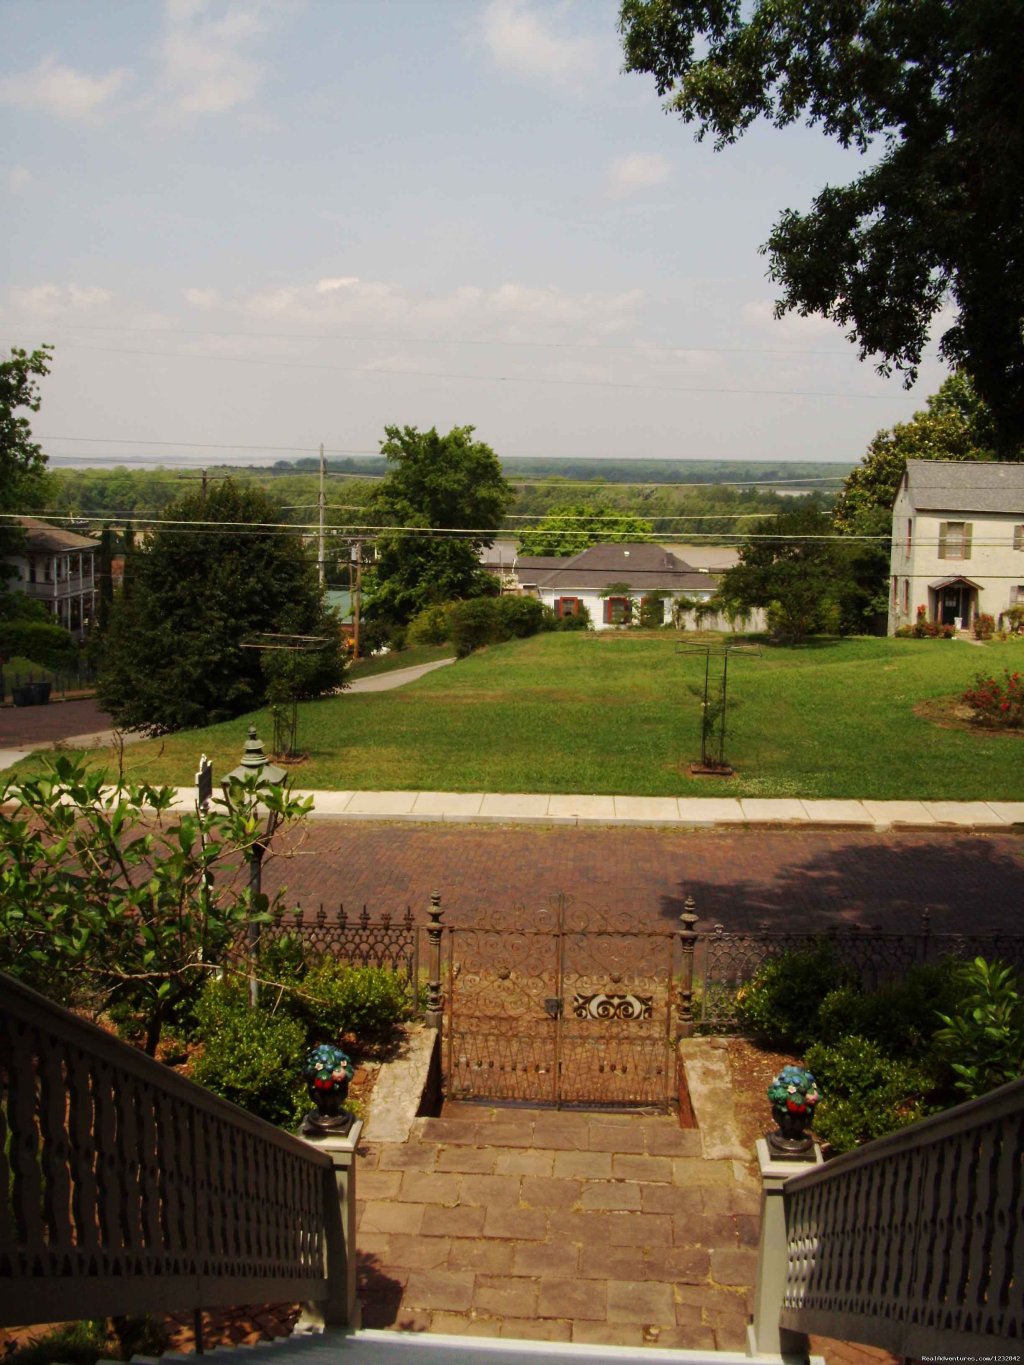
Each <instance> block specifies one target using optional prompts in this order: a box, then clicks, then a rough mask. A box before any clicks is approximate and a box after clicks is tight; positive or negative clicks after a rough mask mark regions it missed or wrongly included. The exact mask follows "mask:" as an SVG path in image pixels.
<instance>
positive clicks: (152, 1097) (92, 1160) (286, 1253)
mask: <svg viewBox="0 0 1024 1365" xmlns="http://www.w3.org/2000/svg"><path fill="white" fill-rule="evenodd" d="M334 1190H335V1179H334V1170H333V1166H332V1161H331V1157H330V1156H329V1155H328V1154H327V1153H326V1152H320V1151H317V1150H315V1149H314V1148H313V1147H311V1146H310V1145H309V1144H308V1143H306V1142H303V1141H301V1140H300V1139H298V1138H293V1137H291V1136H289V1135H288V1134H287V1133H283V1132H281V1131H280V1129H277V1128H275V1127H273V1125H271V1124H269V1123H264V1122H263V1121H262V1120H260V1119H257V1118H254V1117H252V1116H251V1115H249V1114H246V1113H245V1112H244V1111H243V1110H241V1109H238V1108H236V1107H235V1106H234V1105H233V1104H228V1103H227V1102H226V1101H224V1100H221V1099H219V1098H217V1097H216V1096H215V1095H212V1094H210V1093H209V1092H207V1091H205V1090H203V1089H202V1088H201V1087H199V1086H197V1085H194V1084H193V1083H192V1082H190V1081H188V1080H186V1079H184V1078H183V1077H181V1076H178V1075H177V1074H176V1073H175V1072H173V1071H171V1070H169V1069H168V1068H167V1067H166V1066H163V1065H162V1064H161V1063H159V1062H157V1061H154V1060H153V1059H151V1058H150V1057H147V1056H145V1055H144V1054H142V1053H141V1052H139V1051H138V1050H137V1049H135V1048H133V1047H129V1046H128V1045H126V1044H125V1043H122V1042H120V1041H119V1040H118V1039H116V1038H112V1037H111V1036H109V1035H108V1034H106V1033H104V1032H103V1030H102V1029H99V1028H97V1027H95V1026H94V1025H92V1024H89V1023H87V1022H85V1021H83V1020H81V1019H78V1018H76V1017H75V1016H74V1015H72V1014H70V1013H68V1012H67V1011H66V1010H64V1009H61V1008H60V1007H59V1006H57V1005H54V1004H53V1003H52V1002H51V1001H49V1000H46V999H44V998H43V997H42V996H40V995H38V994H36V992H34V991H32V990H29V989H28V988H26V987H25V986H23V985H22V984H21V983H20V982H18V981H15V980H13V979H12V978H10V977H8V976H5V975H2V974H0V1324H6V1325H13V1324H32V1323H42V1322H53V1321H58V1320H59V1321H64V1320H67V1319H72V1318H93V1317H105V1316H111V1315H114V1314H134V1313H144V1312H157V1311H163V1310H172V1309H174V1310H181V1309H188V1308H208V1307H218V1306H226V1305H234V1304H240V1303H254V1302H294V1301H297V1300H312V1301H320V1302H324V1301H327V1300H329V1299H330V1297H331V1284H330V1281H329V1278H328V1266H329V1264H330V1263H331V1256H330V1254H329V1245H333V1244H334V1243H335V1239H336V1236H337V1229H336V1227H334V1226H332V1217H333V1218H334V1219H335V1220H337V1219H338V1217H339V1213H338V1208H337V1199H336V1197H335V1195H334ZM332 1198H334V1206H333V1210H332V1205H331V1200H332Z"/></svg>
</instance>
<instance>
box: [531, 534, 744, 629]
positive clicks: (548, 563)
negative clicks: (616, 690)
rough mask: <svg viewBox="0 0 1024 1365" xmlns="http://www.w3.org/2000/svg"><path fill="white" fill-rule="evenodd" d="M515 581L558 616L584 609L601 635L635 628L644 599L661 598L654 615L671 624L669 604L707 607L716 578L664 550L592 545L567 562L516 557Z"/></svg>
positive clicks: (711, 623)
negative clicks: (612, 629) (610, 630)
mask: <svg viewBox="0 0 1024 1365" xmlns="http://www.w3.org/2000/svg"><path fill="white" fill-rule="evenodd" d="M516 577H517V579H518V582H519V585H520V587H521V589H522V590H523V591H524V592H527V593H530V594H531V595H533V596H537V597H539V598H540V599H541V601H542V602H544V603H546V604H547V605H548V606H549V607H551V608H552V609H553V610H554V612H555V614H556V616H577V615H579V614H580V611H581V609H582V608H584V607H585V608H586V609H587V611H588V612H589V613H590V619H591V621H592V622H593V625H594V628H595V630H605V629H608V628H609V627H612V626H621V625H625V624H626V623H627V622H630V621H633V622H636V621H637V620H638V618H639V608H640V603H641V601H642V599H643V598H644V597H645V596H648V595H651V594H656V595H657V596H658V598H660V600H657V601H656V602H654V603H652V606H653V610H654V611H655V612H660V615H661V618H662V620H664V621H671V620H672V615H673V612H672V607H673V603H674V602H676V601H678V600H679V599H681V598H682V599H685V600H686V601H687V602H688V603H702V602H708V601H710V600H711V598H712V597H713V596H714V594H715V590H716V588H717V587H718V583H719V577H720V575H718V574H715V573H713V572H712V571H711V570H710V569H708V568H695V567H694V566H693V565H692V564H687V563H685V562H684V561H683V560H681V559H679V558H678V557H677V556H676V555H674V554H673V553H672V551H671V550H667V549H666V548H665V547H664V546H663V545H652V544H647V543H644V542H637V543H630V544H626V545H592V546H591V547H590V549H588V550H582V551H581V552H580V553H579V554H578V555H573V556H572V557H571V558H564V557H563V558H560V559H559V558H553V557H549V556H544V557H540V556H520V557H519V559H517V560H516ZM616 588H621V591H615V589H616ZM662 594H664V596H663V597H662V596H661V595H662ZM689 614H690V615H691V617H692V613H689ZM692 623H693V622H692V619H690V620H686V624H692ZM703 624H704V625H705V626H707V627H708V628H709V629H712V630H732V629H733V628H734V626H733V623H732V622H730V621H727V620H725V619H724V618H719V617H718V616H717V614H716V615H715V616H713V617H711V618H708V619H707V620H705V621H704V622H703ZM745 625H746V626H747V628H754V629H756V628H757V626H756V625H754V626H751V625H750V623H745Z"/></svg>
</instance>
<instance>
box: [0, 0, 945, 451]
mask: <svg viewBox="0 0 1024 1365" xmlns="http://www.w3.org/2000/svg"><path fill="white" fill-rule="evenodd" d="M616 26H617V5H616V4H615V3H611V2H609V0H0V120H2V134H0V196H2V201H3V208H4V223H5V230H4V233H3V250H2V257H0V349H2V351H3V352H4V353H6V351H7V348H8V347H10V346H12V345H18V346H23V347H25V348H27V349H33V348H35V347H37V346H39V345H40V344H41V343H43V342H50V343H53V344H54V346H55V348H56V349H55V352H54V361H53V372H52V374H51V376H50V377H49V378H48V379H46V380H45V381H44V385H43V408H42V411H41V412H40V413H39V414H38V415H37V416H36V417H35V418H34V419H33V428H34V431H35V433H36V435H37V436H38V437H39V438H40V439H41V441H42V444H43V446H44V448H45V449H46V451H47V452H48V454H49V455H50V456H51V458H52V459H53V460H55V461H56V462H64V461H65V460H74V461H75V462H82V461H87V460H88V461H91V462H97V463H98V462H101V461H102V462H109V461H110V460H121V459H124V460H126V461H137V460H140V459H141V458H148V459H153V460H160V461H162V462H164V463H167V464H184V463H193V462H194V463H204V462H213V461H216V462H218V463H220V462H232V461H239V462H241V461H248V460H249V459H251V458H254V457H255V458H257V459H260V460H267V461H269V460H275V459H288V458H293V457H295V456H298V455H302V454H314V453H315V452H316V450H317V449H318V447H319V445H320V443H321V442H322V443H323V444H324V445H325V447H326V448H327V450H328V451H329V452H332V453H336V454H346V453H351V454H375V453H376V452H377V451H378V448H379V443H380V441H381V440H382V439H383V437H384V428H385V426H387V425H389V424H393V425H399V426H404V425H410V426H415V427H419V428H421V429H426V428H429V427H431V426H436V427H437V428H438V429H439V430H442V431H446V430H448V429H449V428H451V427H452V426H456V425H458V426H466V425H472V426H474V427H475V428H476V434H477V438H478V439H480V440H483V441H486V442H487V443H488V444H490V445H491V446H492V447H493V448H494V449H495V450H496V451H497V453H498V454H499V455H502V456H507V457H527V456H544V457H557V456H565V457H570V456H571V457H577V458H578V457H602V458H603V457H609V458H610V457H614V458H666V459H667V458H689V459H742V460H761V459H766V460H786V459H793V460H835V461H855V460H858V459H860V458H861V456H862V455H863V454H864V450H865V447H866V445H867V443H868V441H869V440H870V439H871V437H872V436H873V435H874V433H875V432H876V431H878V430H879V429H881V428H884V427H888V426H891V425H892V424H893V423H894V422H896V421H903V420H906V419H907V418H908V417H909V416H910V415H911V414H912V413H913V412H914V411H915V410H916V409H919V408H921V407H922V406H923V405H924V400H925V398H926V396H927V395H928V394H929V393H931V392H934V390H935V389H936V388H937V387H938V385H939V384H940V383H941V382H942V379H943V378H944V376H945V369H944V368H943V366H942V365H941V363H940V362H939V361H938V359H937V358H936V357H934V356H931V357H929V358H927V359H926V361H925V363H924V365H923V366H922V372H921V377H920V379H919V381H918V383H917V385H916V386H915V388H914V389H913V390H912V391H911V392H910V393H909V394H908V393H907V391H906V390H905V389H904V388H903V387H902V381H901V378H900V377H899V376H896V377H893V378H891V379H883V378H881V377H879V376H878V375H877V374H876V373H875V371H874V368H873V365H872V364H871V363H870V362H861V361H859V360H858V358H857V350H856V347H855V346H854V345H852V344H851V343H849V342H848V341H847V340H845V338H844V337H843V335H842V333H841V331H840V330H839V329H838V328H837V327H835V326H834V324H832V323H829V322H827V321H825V320H823V319H821V318H808V319H801V318H797V317H792V316H790V317H787V318H785V319H783V320H781V321H779V320H776V319H775V318H774V317H773V302H774V299H775V290H774V288H773V286H772V284H771V283H770V281H769V280H768V279H767V277H766V271H767V262H766V260H765V258H764V257H763V256H761V255H760V254H759V251H758V248H759V246H760V244H761V243H762V242H764V241H765V239H766V238H767V237H768V235H769V233H770V231H771V228H772V226H773V223H774V222H775V220H776V218H777V217H778V216H779V214H780V213H781V212H782V210H783V209H784V208H787V207H793V208H805V207H806V206H808V205H809V203H810V201H811V199H812V197H813V196H814V194H816V193H817V192H818V191H819V190H820V189H821V188H822V187H823V186H824V185H825V184H827V183H830V182H831V183H843V182H845V181H847V180H849V179H850V178H851V177H852V176H853V175H855V174H856V173H857V171H858V169H859V166H860V158H859V157H858V156H857V155H856V154H855V153H851V152H843V151H842V150H841V149H840V148H838V147H837V146H836V145H835V144H834V143H831V142H830V141H828V140H827V139H826V138H825V137H823V136H822V135H821V134H820V133H819V132H817V131H815V130H811V129H804V128H800V127H797V128H792V129H788V130H786V131H783V132H780V131H777V130H775V129H773V128H771V127H768V126H765V125H761V126H758V127H755V128H754V129H753V130H751V132H750V133H748V134H747V135H746V137H744V138H743V139H742V140H741V141H740V142H739V143H738V144H737V145H736V146H734V147H731V148H728V149H727V150H725V151H722V152H715V151H714V150H713V148H712V145H711V143H710V141H708V142H704V143H698V142H697V141H696V140H695V137H694V130H693V129H692V128H690V127H687V126H685V125H683V124H682V123H681V122H680V121H679V119H678V117H676V116H674V115H670V114H668V113H666V112H665V111H664V109H663V108H662V106H661V103H660V101H659V99H658V96H657V93H656V91H655V88H654V83H653V80H651V78H649V77H641V76H636V75H624V74H623V73H622V69H621V68H622V63H623V57H622V52H621V47H620V44H619V38H618V34H617V27H616Z"/></svg>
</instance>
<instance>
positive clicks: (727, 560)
mask: <svg viewBox="0 0 1024 1365" xmlns="http://www.w3.org/2000/svg"><path fill="white" fill-rule="evenodd" d="M662 548H663V549H666V550H671V551H672V553H673V554H674V555H675V557H676V558H677V559H681V560H682V561H683V563H684V564H689V566H690V568H691V569H710V570H711V571H712V573H722V572H724V570H726V569H731V568H733V566H734V565H736V564H738V563H739V562H740V547H739V546H738V545H680V544H679V543H678V542H675V543H669V544H666V543H664V542H663V544H662Z"/></svg>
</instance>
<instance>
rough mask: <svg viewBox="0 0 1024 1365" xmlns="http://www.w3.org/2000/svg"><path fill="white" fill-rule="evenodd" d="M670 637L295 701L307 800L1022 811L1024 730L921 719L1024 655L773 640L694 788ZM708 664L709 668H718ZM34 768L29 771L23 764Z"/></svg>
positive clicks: (213, 741) (220, 731) (734, 686)
mask: <svg viewBox="0 0 1024 1365" xmlns="http://www.w3.org/2000/svg"><path fill="white" fill-rule="evenodd" d="M677 638H678V637H676V636H674V635H673V634H671V633H669V632H639V631H635V632H628V633H626V632H623V633H618V632H616V633H612V632H610V631H609V632H603V633H600V634H598V633H585V634H551V635H539V636H535V637H533V638H532V639H529V640H520V641H513V642H511V643H509V644H506V645H499V646H494V647H492V648H490V649H486V650H481V651H480V652H479V653H477V654H474V655H472V656H471V657H470V658H468V659H465V660H462V661H461V662H459V663H457V664H455V665H453V666H451V667H449V668H443V669H439V670H437V671H436V672H433V673H431V674H429V675H427V676H426V677H424V678H422V679H420V680H419V681H418V682H416V683H413V684H411V685H409V686H408V687H404V688H400V689H398V690H395V691H393V692H385V693H378V694H373V693H368V694H362V695H352V696H344V695H343V696H340V697H332V698H325V699H322V700H320V701H316V702H310V703H307V704H305V705H303V706H302V707H300V714H299V732H298V733H299V744H300V746H301V747H302V748H303V749H304V750H306V751H307V752H308V755H309V756H308V758H307V759H306V760H305V761H304V762H303V763H301V764H299V765H297V766H296V767H295V769H294V778H295V782H296V785H297V786H299V787H302V788H307V789H316V788H322V789H335V790H345V789H350V788H355V789H364V790H365V789H384V790H388V789H393V790H417V789H423V790H430V791H433V790H443V791H497V792H531V791H532V792H580V793H589V792H594V793H617V794H624V795H628V794H635V795H647V796H669V795H686V796H803V797H851V798H875V799H890V800H892V799H911V798H918V799H931V800H943V799H945V800H958V801H964V800H981V799H986V800H1021V799H1024V771H1022V769H1024V764H1022V759H1024V736H1021V735H1019V734H992V733H987V732H984V731H974V730H971V731H967V730H963V729H956V728H942V727H940V726H939V725H936V724H934V723H933V722H932V721H931V720H929V719H928V718H926V717H925V716H923V715H921V714H917V713H916V711H915V708H920V707H922V706H924V707H927V706H928V704H929V703H930V704H932V706H934V705H935V704H936V703H938V702H940V701H942V700H943V699H955V698H957V697H958V696H959V694H960V693H961V692H962V691H963V690H964V688H965V687H966V686H967V685H968V684H969V683H970V682H971V680H972V679H973V678H974V676H975V675H976V674H977V673H978V672H979V671H981V670H982V669H984V670H986V671H988V672H991V671H993V670H995V671H1001V669H1002V668H1003V666H1004V664H1008V665H1010V666H1011V667H1012V668H1016V667H1017V666H1018V665H1020V664H1024V645H1021V644H1013V643H1002V644H1001V643H998V642H995V643H992V644H988V645H985V646H983V647H980V648H979V647H976V646H973V645H969V644H967V643H964V642H958V641H942V640H880V639H867V638H864V639H854V640H842V641H839V640H820V641H815V642H813V643H812V644H810V645H808V646H806V647H804V648H799V649H783V648H773V647H770V646H766V647H765V648H764V651H763V654H762V655H761V656H760V657H750V656H740V657H735V658H734V659H733V661H732V663H731V665H730V670H729V697H730V704H729V715H728V727H729V728H728V737H727V742H726V755H727V757H728V758H729V760H730V761H731V762H732V763H733V764H734V766H735V768H736V776H735V777H734V778H732V779H723V778H711V779H707V778H704V779H701V778H691V777H689V775H688V774H687V771H686V765H687V764H688V763H689V762H690V761H691V760H692V759H695V758H697V757H698V756H699V750H700V739H699V716H700V693H701V691H702V686H703V675H704V661H703V659H702V658H701V657H699V656H696V655H692V654H690V655H682V654H680V653H678V652H677V649H676V641H677ZM713 667H714V664H713ZM250 719H252V720H253V721H254V723H255V724H256V726H257V728H258V729H259V731H260V734H261V735H262V736H263V737H264V738H267V737H269V735H270V733H271V728H272V727H271V725H270V722H269V718H268V717H267V715H266V713H265V712H258V713H256V714H255V716H254V717H242V718H239V719H237V720H234V721H231V722H229V723H226V724H223V725H218V726H212V727H210V728H208V729H204V730H197V731H191V732H187V733H184V734H178V735H171V736H168V737H166V738H164V739H160V740H154V741H148V742H146V743H143V744H139V745H133V746H132V747H131V748H129V749H127V750H126V751H125V759H126V767H127V769H128V771H129V772H130V773H131V774H134V775H138V776H143V775H144V776H145V777H147V778H148V779H150V780H153V781H159V782H173V783H179V784H183V785H191V783H192V780H193V778H192V775H193V773H194V772H195V768H196V759H197V757H198V755H199V754H200V753H201V752H206V753H207V754H209V755H210V757H211V758H212V760H213V763H214V770H215V772H216V773H218V774H219V773H221V772H224V771H225V770H227V769H229V768H231V767H233V766H234V765H235V764H236V763H237V762H238V758H239V755H240V753H241V750H242V743H243V740H244V737H245V730H246V726H247V724H248V723H249V721H250ZM29 761H31V760H29Z"/></svg>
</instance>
